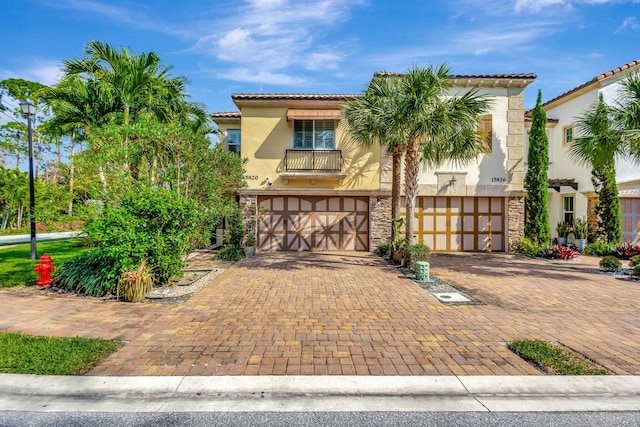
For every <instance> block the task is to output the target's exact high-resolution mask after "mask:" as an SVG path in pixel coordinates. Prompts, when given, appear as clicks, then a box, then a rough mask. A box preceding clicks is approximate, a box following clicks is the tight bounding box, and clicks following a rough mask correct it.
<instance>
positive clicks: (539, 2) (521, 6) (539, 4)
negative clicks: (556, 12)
mask: <svg viewBox="0 0 640 427" xmlns="http://www.w3.org/2000/svg"><path fill="white" fill-rule="evenodd" d="M638 2H639V0H516V2H515V5H514V10H515V11H516V12H518V13H519V12H522V11H525V10H529V11H532V12H539V11H541V10H542V9H544V8H546V7H550V6H557V5H562V6H567V7H572V6H574V5H579V4H608V3H611V4H614V3H638Z"/></svg>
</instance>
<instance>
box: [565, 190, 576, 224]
mask: <svg viewBox="0 0 640 427" xmlns="http://www.w3.org/2000/svg"><path fill="white" fill-rule="evenodd" d="M568 199H571V210H568V209H567V201H568ZM567 215H570V218H571V220H570V221H567ZM575 219H576V198H575V196H574V195H573V194H569V195H566V196H562V220H563V221H564V222H568V223H570V224H573V221H574V220H575Z"/></svg>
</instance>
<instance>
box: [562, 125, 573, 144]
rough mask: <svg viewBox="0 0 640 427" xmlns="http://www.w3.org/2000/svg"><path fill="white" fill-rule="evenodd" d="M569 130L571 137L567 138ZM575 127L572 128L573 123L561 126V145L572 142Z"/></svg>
mask: <svg viewBox="0 0 640 427" xmlns="http://www.w3.org/2000/svg"><path fill="white" fill-rule="evenodd" d="M568 131H570V132H571V139H567V132H568ZM574 134H575V129H574V128H573V124H570V125H569V126H565V127H563V128H562V144H563V145H569V144H571V143H572V142H573V140H574V139H575V135H574Z"/></svg>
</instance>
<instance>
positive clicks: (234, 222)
mask: <svg viewBox="0 0 640 427" xmlns="http://www.w3.org/2000/svg"><path fill="white" fill-rule="evenodd" d="M243 238H244V229H243V226H242V211H241V210H240V208H238V209H234V210H232V211H231V212H230V213H229V214H228V215H227V216H226V217H225V229H224V243H225V244H227V245H232V246H242V240H243Z"/></svg>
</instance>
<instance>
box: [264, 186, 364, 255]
mask: <svg viewBox="0 0 640 427" xmlns="http://www.w3.org/2000/svg"><path fill="white" fill-rule="evenodd" d="M258 206H259V209H260V212H261V214H260V215H259V219H258V249H259V250H261V251H273V250H276V251H310V250H318V251H353V250H356V251H367V250H369V198H368V197H320V196H300V197H297V196H259V197H258Z"/></svg>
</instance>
